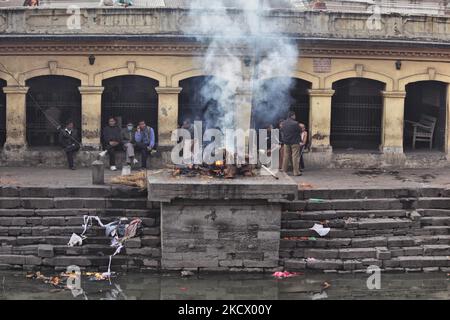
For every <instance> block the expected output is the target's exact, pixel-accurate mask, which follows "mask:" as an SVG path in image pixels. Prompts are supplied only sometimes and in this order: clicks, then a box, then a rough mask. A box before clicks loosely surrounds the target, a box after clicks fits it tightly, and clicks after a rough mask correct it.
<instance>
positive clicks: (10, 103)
mask: <svg viewBox="0 0 450 320" xmlns="http://www.w3.org/2000/svg"><path fill="white" fill-rule="evenodd" d="M3 92H4V93H5V94H6V143H5V150H12V149H14V150H16V149H25V148H26V146H27V139H26V132H27V128H26V124H27V120H26V119H27V117H26V96H27V92H28V87H21V86H8V87H3Z"/></svg>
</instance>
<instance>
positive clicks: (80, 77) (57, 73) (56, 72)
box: [19, 67, 89, 86]
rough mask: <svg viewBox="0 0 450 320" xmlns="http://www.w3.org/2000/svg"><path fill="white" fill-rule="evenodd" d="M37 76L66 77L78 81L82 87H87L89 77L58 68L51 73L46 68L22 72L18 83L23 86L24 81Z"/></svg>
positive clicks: (74, 71) (75, 71)
mask: <svg viewBox="0 0 450 320" xmlns="http://www.w3.org/2000/svg"><path fill="white" fill-rule="evenodd" d="M39 76H66V77H70V78H75V79H78V80H80V81H81V85H82V86H87V85H88V84H89V75H87V74H86V73H82V72H79V71H77V70H73V69H68V68H60V67H56V68H55V69H54V71H51V70H50V68H49V67H47V68H39V69H33V70H29V71H26V72H23V73H21V74H20V76H19V81H20V82H21V84H24V83H25V81H27V80H29V79H31V78H35V77H39ZM22 82H23V83H22Z"/></svg>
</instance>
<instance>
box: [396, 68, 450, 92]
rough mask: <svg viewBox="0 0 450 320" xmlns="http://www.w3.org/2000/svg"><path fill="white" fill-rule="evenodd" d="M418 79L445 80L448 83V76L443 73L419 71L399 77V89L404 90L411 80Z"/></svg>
mask: <svg viewBox="0 0 450 320" xmlns="http://www.w3.org/2000/svg"><path fill="white" fill-rule="evenodd" d="M420 81H440V82H445V83H447V84H449V83H450V76H446V75H444V74H440V73H434V72H431V70H430V72H427V73H420V74H413V75H410V76H406V77H403V78H400V79H399V80H398V87H399V90H401V91H405V90H406V86H407V85H408V84H410V83H413V82H420Z"/></svg>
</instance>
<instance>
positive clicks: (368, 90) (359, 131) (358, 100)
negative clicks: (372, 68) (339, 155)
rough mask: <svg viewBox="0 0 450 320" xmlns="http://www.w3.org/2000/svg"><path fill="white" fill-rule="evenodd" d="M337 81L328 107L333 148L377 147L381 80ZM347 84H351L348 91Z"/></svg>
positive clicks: (380, 112) (380, 116)
mask: <svg viewBox="0 0 450 320" xmlns="http://www.w3.org/2000/svg"><path fill="white" fill-rule="evenodd" d="M352 80H353V79H351V80H341V81H339V82H337V84H336V86H333V89H335V91H336V92H335V95H334V96H333V98H332V107H331V145H332V146H333V148H338V149H339V148H346V149H348V148H353V149H377V148H378V147H379V145H380V143H381V121H382V112H383V98H382V95H381V91H382V90H383V86H384V85H383V84H382V83H379V82H378V81H373V80H367V79H358V80H356V81H355V80H353V82H351V81H352ZM349 87H353V88H352V90H353V92H357V93H358V94H351V90H349Z"/></svg>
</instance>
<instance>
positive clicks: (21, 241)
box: [0, 235, 161, 247]
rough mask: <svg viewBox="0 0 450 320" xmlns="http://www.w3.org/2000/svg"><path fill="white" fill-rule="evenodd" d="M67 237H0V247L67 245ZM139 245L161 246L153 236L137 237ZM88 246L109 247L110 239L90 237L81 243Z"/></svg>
mask: <svg viewBox="0 0 450 320" xmlns="http://www.w3.org/2000/svg"><path fill="white" fill-rule="evenodd" d="M69 239H70V235H69V236H66V235H64V236H47V237H45V238H44V237H42V236H18V237H12V236H0V247H1V246H10V245H12V246H27V245H37V244H51V245H67V243H68V242H69ZM139 239H140V242H141V245H142V246H144V247H158V246H160V244H161V239H160V237H159V236H153V235H143V236H140V237H139ZM90 244H101V245H110V244H111V239H110V238H109V237H105V236H98V237H97V236H90V237H89V238H87V239H86V240H84V241H83V245H90Z"/></svg>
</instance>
